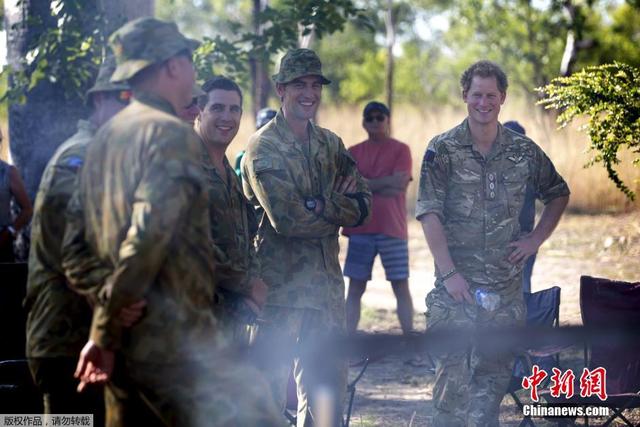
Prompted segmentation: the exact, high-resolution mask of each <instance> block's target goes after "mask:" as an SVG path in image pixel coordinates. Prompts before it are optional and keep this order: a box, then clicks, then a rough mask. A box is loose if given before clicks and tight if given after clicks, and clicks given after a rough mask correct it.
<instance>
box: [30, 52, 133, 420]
mask: <svg viewBox="0 0 640 427" xmlns="http://www.w3.org/2000/svg"><path fill="white" fill-rule="evenodd" d="M115 66H116V64H115V59H114V58H113V57H112V56H110V57H107V59H106V60H105V61H104V63H103V64H102V66H101V67H100V70H99V73H98V77H97V79H96V82H95V84H94V85H93V87H92V88H91V89H89V90H88V91H87V105H89V106H91V110H92V111H91V115H90V116H89V118H88V119H87V120H80V121H79V122H78V131H77V132H76V134H75V135H73V136H72V137H71V138H69V139H68V140H67V141H65V142H64V143H63V144H62V145H61V146H60V147H59V148H58V149H57V150H56V152H55V154H54V155H53V157H52V158H51V160H50V161H49V163H48V165H47V167H46V168H45V170H44V173H43V176H42V180H41V182H40V187H39V189H38V193H37V195H36V201H35V215H34V217H33V221H32V223H31V224H32V232H31V249H32V250H31V251H30V254H29V278H28V281H27V296H26V298H25V302H24V305H25V310H26V311H27V312H28V318H27V331H26V332H27V350H26V352H27V357H28V358H29V368H30V370H31V373H32V375H33V378H34V381H35V383H36V385H37V386H38V388H39V389H40V391H41V392H42V394H43V398H44V399H43V400H44V405H43V406H44V412H45V413H46V414H85V413H90V414H93V415H94V418H93V419H94V422H95V423H96V424H97V425H99V424H101V423H102V420H103V416H104V400H103V398H102V391H101V390H100V389H97V388H95V389H92V390H90V392H88V393H86V394H83V395H80V394H78V393H76V390H75V389H76V381H75V380H74V378H73V373H74V370H75V365H76V361H77V358H78V355H79V354H80V350H81V349H82V345H83V344H84V343H85V342H86V340H87V336H88V335H89V325H90V324H91V308H90V305H89V303H88V302H87V299H86V298H85V297H83V296H81V295H78V294H76V293H74V292H73V291H72V290H71V289H70V288H69V285H68V283H67V280H66V278H65V276H64V272H63V269H62V257H61V252H60V250H61V246H62V238H63V236H64V229H65V225H66V221H65V216H64V215H63V212H64V210H65V208H66V206H67V203H68V201H69V199H70V198H71V194H72V192H73V190H74V188H75V182H76V176H77V174H78V172H79V170H80V168H81V166H82V164H83V162H84V157H85V152H86V149H87V145H88V144H89V142H90V141H91V139H92V138H93V135H94V134H95V132H96V129H98V128H99V127H100V126H102V125H103V124H104V123H105V122H107V121H108V120H109V119H110V118H111V117H112V116H113V115H115V114H116V113H117V112H118V111H120V110H121V109H123V108H124V107H125V106H126V105H127V104H128V102H129V97H130V95H131V92H130V90H129V86H128V85H127V84H125V83H111V82H110V81H109V79H110V78H111V75H112V74H113V71H114V70H115ZM133 309H134V310H135V307H133ZM124 310H125V315H126V314H127V313H126V311H127V309H124Z"/></svg>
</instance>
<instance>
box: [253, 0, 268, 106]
mask: <svg viewBox="0 0 640 427" xmlns="http://www.w3.org/2000/svg"><path fill="white" fill-rule="evenodd" d="M267 4H268V0H253V8H252V22H253V31H254V33H255V34H262V24H261V22H260V19H259V14H260V12H261V11H263V10H264V8H265V7H266V6H267ZM249 70H250V73H251V111H252V112H253V117H254V118H255V117H256V115H257V114H258V111H260V110H261V109H262V108H265V107H266V106H267V104H268V103H269V96H270V94H271V80H270V78H269V74H268V71H269V61H268V58H267V57H266V56H265V55H262V56H259V55H255V54H254V55H251V56H250V58H249Z"/></svg>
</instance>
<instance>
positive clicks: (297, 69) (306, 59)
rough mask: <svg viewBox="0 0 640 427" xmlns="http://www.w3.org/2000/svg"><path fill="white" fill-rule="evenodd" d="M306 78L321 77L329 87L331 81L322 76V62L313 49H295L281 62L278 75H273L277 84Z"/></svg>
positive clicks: (323, 82)
mask: <svg viewBox="0 0 640 427" xmlns="http://www.w3.org/2000/svg"><path fill="white" fill-rule="evenodd" d="M304 76H319V77H320V78H321V79H322V84H323V85H328V84H329V83H331V80H329V79H327V78H326V77H325V76H323V75H322V62H320V58H318V55H316V53H315V52H314V51H312V50H311V49H293V50H290V51H289V52H287V54H286V55H285V56H284V57H283V58H282V60H281V61H280V69H279V70H278V74H274V75H273V81H274V82H276V83H289V82H290V81H292V80H295V79H297V78H300V77H304Z"/></svg>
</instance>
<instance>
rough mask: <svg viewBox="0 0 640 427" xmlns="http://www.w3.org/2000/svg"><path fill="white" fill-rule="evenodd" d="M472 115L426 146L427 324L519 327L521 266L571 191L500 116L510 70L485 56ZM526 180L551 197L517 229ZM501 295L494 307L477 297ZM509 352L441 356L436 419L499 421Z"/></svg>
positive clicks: (471, 99)
mask: <svg viewBox="0 0 640 427" xmlns="http://www.w3.org/2000/svg"><path fill="white" fill-rule="evenodd" d="M461 84H462V97H463V100H464V101H465V103H466V104H467V110H468V113H469V114H468V117H467V119H465V120H464V122H462V123H461V124H460V125H458V126H456V127H455V128H453V129H451V130H450V131H448V132H445V133H443V134H441V135H438V136H437V137H435V138H434V139H433V140H431V142H430V143H429V145H428V148H427V151H426V154H425V156H424V161H423V164H422V172H421V178H420V188H419V194H418V202H417V206H416V217H417V218H418V219H419V220H420V221H421V222H422V226H423V229H424V233H425V237H426V239H427V243H428V244H429V248H430V249H431V252H432V254H433V257H434V260H435V268H436V287H435V289H434V290H432V291H431V292H430V293H429V295H428V296H427V313H426V315H427V329H428V330H433V329H438V328H464V329H465V330H469V329H473V328H486V327H491V326H504V327H506V326H515V325H521V324H522V322H523V320H524V316H525V312H524V306H523V301H522V274H521V271H522V266H523V263H524V260H525V259H526V258H527V257H528V256H529V255H531V254H533V253H534V252H535V251H536V250H537V249H538V247H539V246H540V245H541V244H542V243H543V242H544V241H545V240H546V239H547V238H548V237H549V235H550V234H551V233H552V231H553V230H554V228H555V226H556V225H557V223H558V221H559V219H560V217H561V215H562V212H563V211H564V209H565V207H566V205H567V202H568V199H569V189H568V187H567V184H566V183H565V181H564V180H563V179H562V177H561V176H560V175H559V174H558V173H557V172H556V170H555V168H554V166H553V164H552V163H551V161H550V160H549V158H548V157H547V156H546V155H545V153H544V152H543V151H542V150H541V149H540V147H538V146H537V145H536V144H535V143H534V142H533V141H531V140H530V139H529V138H527V137H525V136H524V135H520V134H518V133H516V132H512V131H511V130H508V129H506V128H504V127H503V126H502V125H500V123H499V122H498V113H499V111H500V106H501V105H502V103H503V102H504V100H505V97H506V90H507V77H506V75H505V74H504V72H503V71H502V70H501V69H500V68H499V67H498V66H497V65H495V64H493V63H491V62H489V61H480V62H478V63H476V64H474V65H472V66H471V67H470V68H469V69H467V71H465V73H464V74H463V76H462V79H461ZM527 182H531V184H532V186H533V188H534V189H535V191H536V193H537V194H538V195H539V196H540V198H541V200H542V201H543V202H544V204H545V208H544V211H543V213H542V217H541V219H540V222H539V223H538V225H537V226H536V228H535V229H534V230H533V232H531V233H529V234H523V233H521V232H520V226H519V222H518V217H519V215H520V210H521V209H522V204H523V201H524V195H525V188H526V186H527ZM478 289H483V290H484V291H485V292H490V293H492V294H493V295H494V297H495V295H497V296H498V297H499V300H500V304H499V306H498V307H497V309H495V310H493V311H489V310H487V309H485V308H482V307H480V306H479V305H477V304H476V302H475V301H474V298H473V297H472V295H474V294H475V292H476V291H477V290H478ZM512 366H513V355H512V354H495V353H493V354H489V353H487V352H486V351H485V350H482V349H479V348H471V349H470V350H468V351H454V352H448V353H446V354H440V355H439V356H438V357H437V362H436V382H435V386H434V391H433V400H434V408H435V414H434V418H433V420H434V422H433V425H434V426H447V427H449V426H497V425H498V416H499V408H500V402H501V401H502V397H503V396H504V394H505V392H506V390H507V386H508V384H509V379H510V377H511V370H512Z"/></svg>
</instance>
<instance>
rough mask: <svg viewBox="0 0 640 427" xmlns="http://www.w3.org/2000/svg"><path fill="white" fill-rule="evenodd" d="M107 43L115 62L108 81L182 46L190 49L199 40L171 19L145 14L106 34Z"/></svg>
mask: <svg viewBox="0 0 640 427" xmlns="http://www.w3.org/2000/svg"><path fill="white" fill-rule="evenodd" d="M109 44H110V45H111V49H112V50H113V53H114V55H115V57H116V62H117V63H118V66H117V68H116V70H115V72H114V73H113V76H112V77H111V81H112V82H118V81H123V80H128V79H130V78H131V77H133V76H135V75H136V74H137V73H138V72H139V71H141V70H143V69H144V68H146V67H148V66H150V65H153V64H157V63H161V62H162V61H165V60H167V59H169V58H171V57H172V56H174V55H176V54H178V53H180V52H182V51H184V50H187V51H189V52H193V51H194V50H195V49H196V48H197V47H198V46H199V44H200V42H198V41H196V40H192V39H189V38H187V37H185V36H184V35H182V33H180V31H179V30H178V26H177V25H176V24H175V23H173V22H165V21H161V20H159V19H155V18H149V17H146V18H138V19H135V20H133V21H129V22H127V23H126V24H124V25H123V26H122V27H120V28H119V29H117V30H116V31H115V32H114V33H113V34H112V35H111V37H109Z"/></svg>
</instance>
